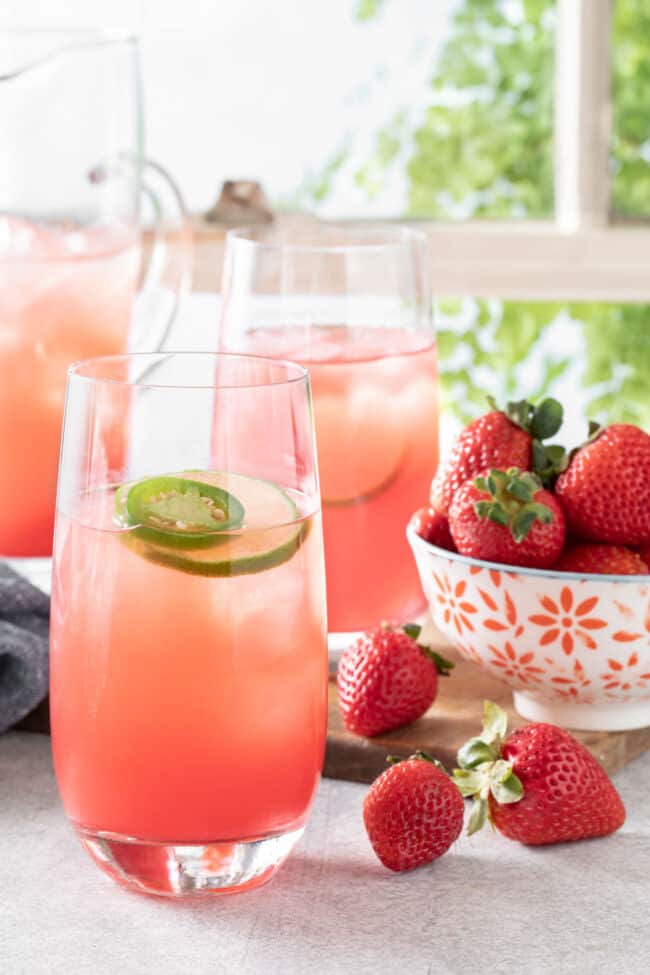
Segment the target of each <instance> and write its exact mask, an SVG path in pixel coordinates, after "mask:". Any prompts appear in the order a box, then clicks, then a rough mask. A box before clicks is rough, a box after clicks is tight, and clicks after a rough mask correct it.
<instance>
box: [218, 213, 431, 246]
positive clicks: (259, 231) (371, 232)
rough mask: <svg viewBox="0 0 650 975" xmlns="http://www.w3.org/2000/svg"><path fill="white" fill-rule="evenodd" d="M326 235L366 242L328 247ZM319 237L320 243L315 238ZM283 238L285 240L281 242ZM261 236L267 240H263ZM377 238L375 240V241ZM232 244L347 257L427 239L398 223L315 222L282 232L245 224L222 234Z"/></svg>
mask: <svg viewBox="0 0 650 975" xmlns="http://www.w3.org/2000/svg"><path fill="white" fill-rule="evenodd" d="M328 232H338V233H340V234H341V235H342V236H348V235H349V236H350V237H354V236H357V238H364V237H365V238H368V240H359V239H357V240H350V241H349V242H347V243H346V242H344V243H339V244H328V243H327V242H326V240H325V236H326V234H327V233H328ZM301 234H305V235H306V236H307V237H309V236H310V235H313V237H314V240H313V241H310V242H308V243H303V242H301V241H300V239H299V238H300V235H301ZM319 234H322V235H323V238H324V239H323V241H322V242H321V241H319V240H318V239H317V236H318V235H319ZM285 235H286V239H285ZM265 236H266V237H268V238H269V239H265ZM378 238H379V239H378ZM231 241H232V242H233V243H235V244H237V245H244V246H248V247H251V248H254V249H260V250H270V251H273V250H275V251H285V252H291V253H295V254H300V253H305V254H310V253H311V254H347V253H351V252H359V251H361V252H376V251H390V250H396V249H401V248H403V247H405V246H406V245H409V244H414V243H417V244H421V245H424V246H426V245H427V235H426V233H425V231H424V230H417V229H416V228H414V227H411V226H405V225H404V224H402V223H395V224H391V223H376V224H375V223H373V224H366V223H361V222H360V223H329V222H327V221H317V222H315V223H314V225H313V226H311V225H305V226H301V225H297V226H295V227H291V226H287V227H285V228H283V229H281V228H278V227H275V226H274V225H273V224H262V225H260V224H248V225H247V226H244V227H234V228H233V229H231V230H228V231H227V232H226V244H228V243H230V242H231Z"/></svg>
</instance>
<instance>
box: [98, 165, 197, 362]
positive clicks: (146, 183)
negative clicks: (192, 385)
mask: <svg viewBox="0 0 650 975" xmlns="http://www.w3.org/2000/svg"><path fill="white" fill-rule="evenodd" d="M124 164H126V165H128V166H134V167H136V170H137V171H138V173H139V175H140V176H141V186H142V193H143V195H144V196H145V197H146V198H147V199H148V200H149V201H150V203H151V206H152V209H153V213H154V225H153V243H152V246H151V251H150V255H149V260H148V263H147V267H146V269H145V270H144V271H143V274H142V278H141V282H140V289H139V293H138V295H137V297H136V300H135V303H134V308H133V321H132V325H131V330H130V334H129V352H138V351H139V352H158V351H159V350H160V349H162V348H163V347H164V345H165V342H166V341H167V338H168V337H169V332H170V330H171V327H172V325H173V324H174V321H175V320H176V317H177V315H178V311H179V308H180V306H181V302H182V299H183V297H184V295H186V294H187V293H188V291H189V290H190V285H191V283H192V226H191V223H190V219H189V214H188V212H187V208H186V206H185V202H184V200H183V196H182V193H181V191H180V188H179V186H178V184H177V183H176V181H175V180H174V178H173V177H172V176H171V174H170V173H169V172H168V171H167V170H166V169H165V168H164V167H163V166H161V165H160V163H157V162H154V161H153V160H152V159H147V158H143V157H142V156H140V155H134V154H131V153H120V155H119V156H118V157H115V158H114V159H112V160H111V161H110V162H109V163H108V164H103V165H100V166H96V167H95V168H94V169H93V170H92V171H91V172H90V174H89V178H90V179H91V181H92V182H94V183H102V182H103V181H104V180H106V179H107V178H110V177H111V175H115V174H118V173H119V172H120V171H123V167H124Z"/></svg>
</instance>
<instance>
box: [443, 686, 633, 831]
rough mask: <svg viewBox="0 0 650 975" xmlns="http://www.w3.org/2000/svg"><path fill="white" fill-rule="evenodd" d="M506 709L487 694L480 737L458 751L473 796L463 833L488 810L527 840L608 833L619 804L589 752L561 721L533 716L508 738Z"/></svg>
mask: <svg viewBox="0 0 650 975" xmlns="http://www.w3.org/2000/svg"><path fill="white" fill-rule="evenodd" d="M506 730H507V716H506V714H505V713H504V712H503V711H502V710H501V708H499V707H497V706H496V704H492V703H491V702H489V701H486V703H485V719H484V722H483V731H482V733H481V736H480V738H472V739H471V740H470V741H468V742H467V744H466V745H464V746H463V747H462V748H461V749H460V751H459V752H458V764H459V765H460V766H461V767H460V768H459V769H455V770H454V780H455V782H456V784H457V785H458V787H459V788H460V790H461V792H462V794H463V795H464V796H473V797H474V800H475V801H474V808H473V810H472V814H471V816H470V820H469V824H468V833H470V834H471V833H474V832H476V831H477V830H479V829H480V828H481V827H482V826H483V824H484V822H485V820H486V818H488V817H489V818H490V820H491V821H492V823H493V824H494V826H496V828H497V829H498V830H499V832H500V833H503V835H504V836H507V837H508V839H511V840H519V842H520V843H527V844H529V845H531V846H540V845H543V844H548V843H564V842H566V841H569V840H584V839H588V838H589V837H592V836H607V835H609V833H613V832H615V831H616V830H617V829H620V827H621V826H622V825H623V823H624V822H625V807H624V806H623V803H622V802H621V798H620V796H619V794H618V792H617V791H616V789H615V788H614V785H613V784H612V782H611V780H610V779H609V777H608V776H607V773H606V772H605V770H604V769H603V768H602V766H601V765H599V763H598V762H597V761H596V759H595V758H594V757H593V755H592V754H591V752H589V751H588V750H587V749H586V748H585V747H584V745H582V744H580V742H579V741H576V739H575V738H574V737H573V736H572V735H570V734H569V732H568V731H564V729H562V728H557V727H556V726H555V725H552V724H543V723H539V722H536V723H534V724H529V725H526V726H525V727H524V728H518V729H517V730H516V731H513V732H512V734H510V735H508V737H507V738H506V737H505V736H506Z"/></svg>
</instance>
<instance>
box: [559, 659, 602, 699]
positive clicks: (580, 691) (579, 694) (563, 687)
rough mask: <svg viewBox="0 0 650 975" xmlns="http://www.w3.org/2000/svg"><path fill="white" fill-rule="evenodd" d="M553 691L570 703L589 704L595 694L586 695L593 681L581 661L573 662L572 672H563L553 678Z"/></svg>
mask: <svg viewBox="0 0 650 975" xmlns="http://www.w3.org/2000/svg"><path fill="white" fill-rule="evenodd" d="M551 684H553V690H554V691H555V693H556V694H557V695H558V696H559V697H563V698H565V699H566V700H569V701H582V702H583V703H585V704H586V703H588V702H589V701H590V700H592V699H593V693H589V694H585V690H586V688H587V687H591V685H592V681H591V680H589V679H588V677H587V675H586V673H585V668H584V667H583V665H582V664H581V662H580V661H579V660H574V661H573V668H572V669H571V670H570V671H566V670H563V671H562V673H559V674H556V675H555V676H554V677H551Z"/></svg>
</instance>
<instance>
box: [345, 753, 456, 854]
mask: <svg viewBox="0 0 650 975" xmlns="http://www.w3.org/2000/svg"><path fill="white" fill-rule="evenodd" d="M463 807H464V803H463V799H462V796H461V794H460V792H459V791H458V789H457V788H456V786H455V785H454V783H453V782H452V780H451V779H450V778H449V777H448V776H447V775H446V773H445V772H444V770H443V769H442V766H440V765H439V763H438V762H435V761H434V760H433V759H431V758H429V756H428V755H425V754H423V753H422V752H417V753H416V754H415V755H412V756H411V757H410V758H407V759H405V760H404V761H402V762H399V763H398V764H396V765H391V767H390V768H388V769H386V771H385V772H382V774H381V775H380V776H379V778H378V779H375V781H374V782H373V783H372V785H371V786H370V789H369V790H368V792H367V794H366V797H365V799H364V801H363V822H364V825H365V827H366V832H367V833H368V838H369V840H370V842H371V844H372V848H373V850H374V851H375V853H376V854H377V856H378V857H379V859H380V860H381V862H382V863H383V864H384V866H385V867H388V869H389V870H395V871H398V872H399V871H402V870H412V869H413V868H414V867H420V866H422V864H424V863H431V861H432V860H437V859H438V857H440V856H442V854H443V853H446V852H447V850H448V849H449V847H450V846H451V845H452V843H454V842H455V841H456V840H457V839H458V836H459V835H460V831H461V829H462V828H463V811H464V809H463Z"/></svg>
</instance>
